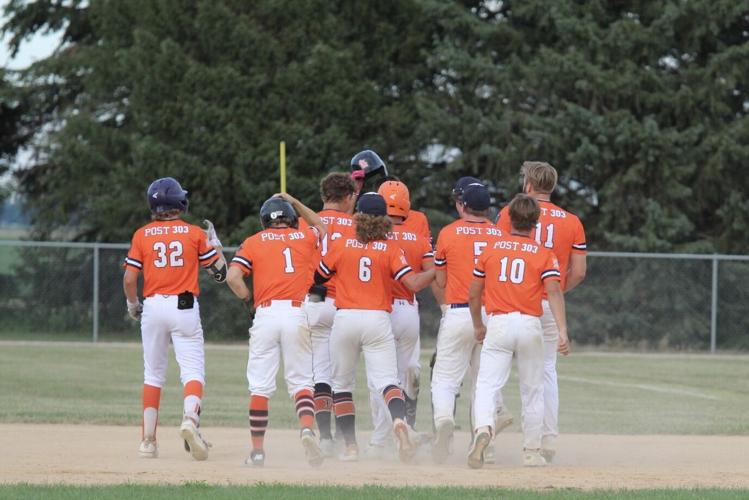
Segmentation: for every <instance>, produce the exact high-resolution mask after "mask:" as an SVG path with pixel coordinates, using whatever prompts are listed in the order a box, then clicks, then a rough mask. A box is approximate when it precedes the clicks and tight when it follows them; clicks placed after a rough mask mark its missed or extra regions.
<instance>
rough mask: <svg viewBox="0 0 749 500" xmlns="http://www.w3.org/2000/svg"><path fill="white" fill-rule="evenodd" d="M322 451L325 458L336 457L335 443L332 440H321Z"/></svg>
mask: <svg viewBox="0 0 749 500" xmlns="http://www.w3.org/2000/svg"><path fill="white" fill-rule="evenodd" d="M320 450H321V451H322V456H323V457H325V458H331V457H333V456H334V455H335V442H334V441H333V440H332V439H321V440H320Z"/></svg>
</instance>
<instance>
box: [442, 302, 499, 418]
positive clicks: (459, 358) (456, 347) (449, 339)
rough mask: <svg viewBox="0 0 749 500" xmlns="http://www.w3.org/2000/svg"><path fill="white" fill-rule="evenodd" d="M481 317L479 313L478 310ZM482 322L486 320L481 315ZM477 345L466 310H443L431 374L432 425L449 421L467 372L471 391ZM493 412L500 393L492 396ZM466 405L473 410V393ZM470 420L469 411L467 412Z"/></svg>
mask: <svg viewBox="0 0 749 500" xmlns="http://www.w3.org/2000/svg"><path fill="white" fill-rule="evenodd" d="M482 314H483V310H482ZM484 322H486V316H485V315H484ZM480 354H481V344H479V343H477V342H476V339H475V338H474V334H473V320H472V319H471V312H470V310H469V309H468V308H467V307H463V308H456V309H453V308H450V307H449V306H448V307H447V308H446V310H445V313H444V314H443V315H442V319H441V320H440V330H439V333H438V334H437V359H436V360H435V363H434V369H433V371H432V407H433V413H434V425H435V426H437V425H439V423H440V422H444V421H452V422H453V423H454V417H453V410H454V409H455V397H456V396H457V395H458V394H459V393H460V386H461V384H462V383H463V379H464V378H465V376H466V372H467V371H468V370H469V368H470V376H471V387H475V386H476V384H475V381H476V376H477V375H478V369H479V364H480V363H479V359H480ZM494 398H495V404H496V406H497V408H501V407H502V405H503V404H504V402H503V400H502V392H501V391H497V393H496V394H495V395H494ZM467 399H468V402H469V403H468V404H469V405H470V406H471V407H472V406H473V389H472V392H471V394H469V395H468V398H467ZM471 415H472V416H473V411H471Z"/></svg>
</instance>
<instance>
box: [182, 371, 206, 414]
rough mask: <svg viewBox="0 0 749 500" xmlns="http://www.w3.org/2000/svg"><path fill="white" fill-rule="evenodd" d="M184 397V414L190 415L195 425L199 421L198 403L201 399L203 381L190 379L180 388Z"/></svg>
mask: <svg viewBox="0 0 749 500" xmlns="http://www.w3.org/2000/svg"><path fill="white" fill-rule="evenodd" d="M182 396H183V397H184V407H183V410H184V414H185V416H186V417H190V419H192V421H193V422H195V425H198V424H199V423H200V405H201V403H202V400H203V383H202V382H200V381H198V380H190V381H188V382H187V383H186V384H185V387H184V388H183V389H182Z"/></svg>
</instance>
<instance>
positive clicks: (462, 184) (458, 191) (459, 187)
mask: <svg viewBox="0 0 749 500" xmlns="http://www.w3.org/2000/svg"><path fill="white" fill-rule="evenodd" d="M469 184H481V181H480V180H479V179H477V178H475V177H470V176H467V177H461V178H460V179H458V182H456V183H455V187H454V188H453V197H454V198H455V199H456V200H460V198H461V196H463V191H464V190H465V188H466V187H467V186H468V185H469Z"/></svg>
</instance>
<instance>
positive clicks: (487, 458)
mask: <svg viewBox="0 0 749 500" xmlns="http://www.w3.org/2000/svg"><path fill="white" fill-rule="evenodd" d="M496 456H497V453H496V450H495V449H494V443H489V445H488V446H487V447H486V449H485V450H484V463H485V464H493V463H494V462H495V461H496Z"/></svg>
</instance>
